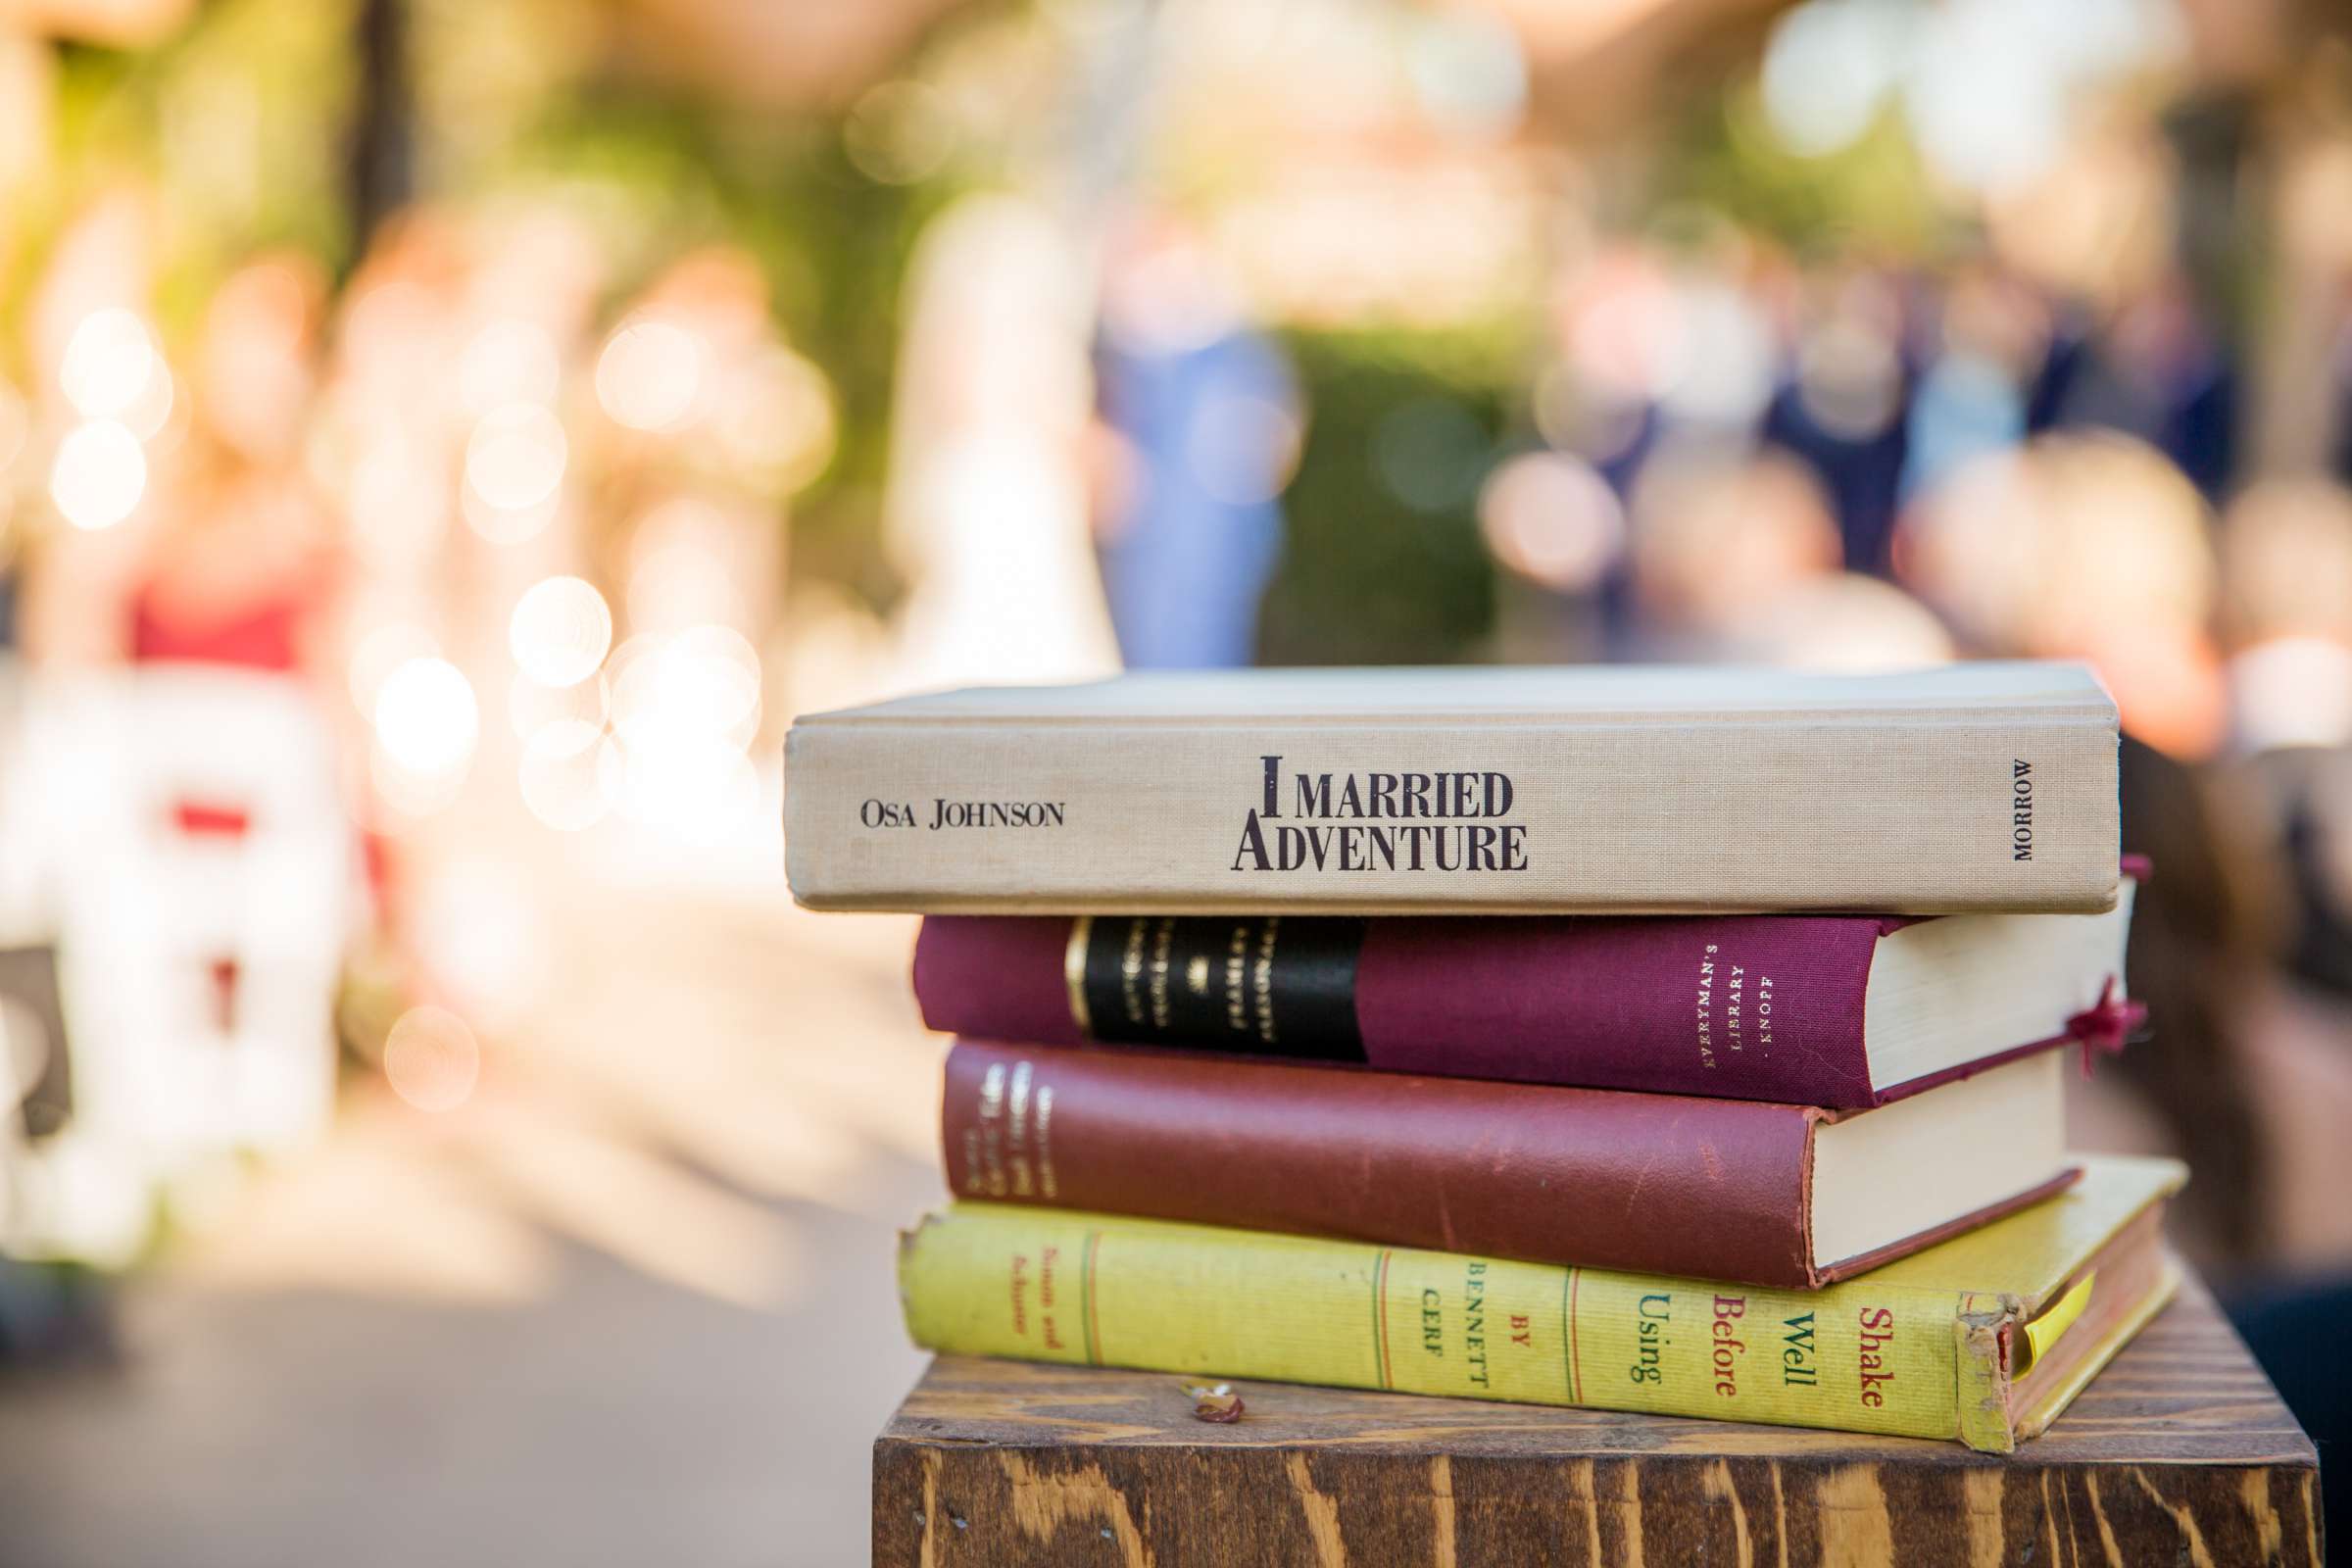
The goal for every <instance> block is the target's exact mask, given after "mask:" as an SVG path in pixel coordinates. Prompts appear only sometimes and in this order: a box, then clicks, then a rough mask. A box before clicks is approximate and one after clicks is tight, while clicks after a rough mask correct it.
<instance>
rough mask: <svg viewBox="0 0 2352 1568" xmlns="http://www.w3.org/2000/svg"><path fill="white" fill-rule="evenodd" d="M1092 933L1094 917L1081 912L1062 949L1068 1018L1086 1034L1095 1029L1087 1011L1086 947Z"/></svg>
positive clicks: (1062, 981) (1093, 930)
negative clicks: (1068, 1000)
mask: <svg viewBox="0 0 2352 1568" xmlns="http://www.w3.org/2000/svg"><path fill="white" fill-rule="evenodd" d="M1094 935H1095V917H1094V916H1093V915H1091V914H1082V915H1080V916H1079V917H1078V918H1077V919H1075V920H1072V921H1071V922H1070V940H1069V945H1068V946H1066V947H1064V948H1063V949H1062V950H1061V983H1062V985H1063V986H1065V987H1067V988H1068V990H1069V993H1070V1021H1071V1022H1073V1023H1075V1024H1076V1025H1077V1026H1078V1032H1079V1033H1080V1034H1082V1035H1087V1036H1092V1035H1093V1034H1094V1032H1095V1021H1094V1019H1093V1018H1091V1017H1089V1016H1088V1015H1087V1010H1086V946H1087V944H1088V943H1089V942H1091V941H1093V940H1094Z"/></svg>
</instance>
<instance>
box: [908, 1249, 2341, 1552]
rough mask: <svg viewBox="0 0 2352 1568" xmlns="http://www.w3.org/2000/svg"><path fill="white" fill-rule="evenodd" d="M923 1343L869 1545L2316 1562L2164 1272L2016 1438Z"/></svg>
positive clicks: (2231, 1367)
mask: <svg viewBox="0 0 2352 1568" xmlns="http://www.w3.org/2000/svg"><path fill="white" fill-rule="evenodd" d="M1234 1387H1235V1389H1236V1391H1237V1392H1239V1393H1240V1394H1241V1395H1242V1396H1243V1397H1244V1398H1245V1399H1246V1401H1247V1403H1248V1412H1247V1414H1246V1415H1245V1416H1244V1418H1243V1419H1242V1420H1241V1421H1239V1422H1237V1423H1235V1424H1233V1425H1230V1426H1218V1425H1210V1424H1207V1423H1204V1422H1201V1421H1198V1420H1196V1419H1194V1417H1193V1414H1192V1401H1191V1400H1190V1399H1188V1398H1187V1397H1185V1395H1184V1394H1183V1392H1182V1389H1181V1387H1180V1380H1179V1379H1177V1378H1175V1377H1173V1376H1167V1375H1163V1374H1158V1373H1143V1372H1113V1371H1103V1370H1097V1369H1094V1368H1085V1367H1062V1366H1031V1365H1024V1364H1021V1363H1018V1362H1011V1361H992V1360H975V1359H962V1358H956V1357H943V1358H941V1359H940V1360H938V1361H936V1362H934V1363H933V1364H932V1366H931V1369H930V1370H929V1372H927V1373H926V1374H925V1375H924V1377H923V1380H922V1382H921V1383H920V1384H918V1385H917V1386H916V1388H915V1390H914V1392H913V1393H912V1394H911V1395H909V1396H908V1397H907V1402H906V1403H905V1404H904V1405H903V1406H901V1408H900V1410H899V1412H898V1414H897V1415H896V1416H895V1417H893V1418H892V1420H891V1422H890V1425H889V1426H888V1427H887V1428H886V1429H884V1431H883V1433H882V1435H881V1437H880V1438H879V1439H877V1440H876V1441H875V1444H874V1495H873V1507H874V1515H873V1522H874V1534H873V1543H874V1562H875V1563H876V1564H877V1565H881V1568H897V1565H900V1564H922V1565H925V1568H934V1565H936V1568H954V1565H956V1564H976V1563H988V1564H1004V1565H1017V1568H1059V1565H1063V1564H1069V1565H1076V1564H1088V1565H1111V1564H1119V1565H1141V1564H1151V1565H1153V1568H1195V1565H1198V1568H1239V1565H1250V1568H1254V1565H1259V1564H1290V1563H1299V1564H1310V1565H1315V1568H1338V1565H1364V1568H1405V1565H1411V1568H1424V1565H1440V1564H1443V1565H1449V1568H1471V1565H1474V1564H1476V1565H1488V1564H1492V1565H1495V1568H1536V1565H1542V1564H1550V1563H1575V1564H1593V1565H1598V1568H1614V1565H1617V1564H1647V1565H1649V1568H1657V1565H1660V1564H1670V1563H1685V1562H1705V1563H1723V1564H1750V1563H1754V1564H1773V1565H1776V1568H1777V1565H1781V1564H1789V1565H1798V1564H1810V1563H1879V1562H1890V1561H1893V1562H1902V1563H1906V1564H1909V1563H1920V1564H1968V1565H1977V1564H1985V1565H1990V1564H1996V1563H2001V1564H2028V1565H2035V1568H2038V1565H2041V1564H2049V1565H2052V1568H2072V1565H2074V1564H2078V1563H2102V1564H2105V1563H2112V1564H2117V1565H2122V1568H2140V1565H2143V1564H2147V1565H2159V1564H2160V1565H2168V1568H2169V1565H2171V1564H2175V1563H2180V1564H2233V1563H2275V1564H2293V1565H2301V1564H2317V1563H2319V1562H2320V1561H2321V1560H2322V1545H2321V1541H2320V1522H2319V1520H2320V1491H2319V1461H2318V1458H2317V1456H2316V1455H2315V1453H2314V1451H2313V1449H2312V1445H2311V1440H2310V1439H2309V1438H2307V1437H2305V1436H2304V1434H2303V1432H2302V1430H2301V1429H2300V1428H2299V1427H2297V1426H2296V1424H2295V1420H2294V1417H2293V1416H2292V1415H2290V1414H2289V1413H2288V1412H2287V1410H2286V1407H2285V1406H2284V1405H2283V1404H2281V1403H2280V1402H2279V1400H2278V1394H2277V1392H2276V1391H2274V1390H2273V1389H2272V1387H2271V1384H2270V1381H2269V1380H2268V1379H2267V1378H2265V1377H2264V1376H2263V1374H2262V1371H2261V1369H2260V1368H2259V1367H2257V1366H2256V1365H2255V1364H2254V1361H2253V1359H2252V1357H2251V1356H2249V1355H2248V1354H2247V1352H2246V1348H2245V1346H2244V1345H2243V1344H2242V1343H2240V1342H2239V1340H2238V1338H2237V1336H2236V1335H2235V1334H2234V1333H2232V1332H2231V1330H2230V1328H2229V1324H2228V1323H2227V1322H2226V1321H2225V1320H2224V1319H2223V1318H2222V1316H2221V1314H2220V1313H2219V1312H2218V1311H2217V1310H2216V1309H2215V1307H2214V1304H2213V1301H2212V1299H2211V1298H2210V1297H2208V1296H2207V1295H2206V1293H2205V1291H2204V1290H2203V1288H2202V1287H2200V1286H2198V1285H2197V1284H2196V1283H2195V1282H2194V1281H2191V1282H2190V1283H2189V1284H2188V1285H2187V1286H2185V1287H2184V1288H2183V1290H2182V1292H2181V1295H2180V1299H2179V1300H2177V1301H2175V1302H2174V1303H2173V1305H2172V1306H2171V1307H2169V1308H2168V1309H2166V1311H2165V1312H2164V1313H2163V1314H2162V1315H2161V1316H2160V1317H2158V1318H2157V1319H2156V1321H2155V1322H2154V1323H2152V1324H2150V1325H2149V1327H2148V1328H2147V1330H2146V1331H2145V1332H2144V1333H2143V1334H2142V1335H2141V1336H2140V1338H2139V1339H2138V1340H2137V1341H2136V1342H2134V1343H2133V1344H2132V1345H2131V1346H2130V1347H2128V1348H2126V1349H2125V1351H2124V1353H2123V1354H2122V1355H2121V1356H2119V1357H2118V1358H2117V1359H2116V1361H2115V1362H2114V1364H2113V1365H2111V1366H2110V1367H2108V1369H2107V1370H2106V1371H2105V1372H2104V1373H2103V1374H2101V1375H2100V1376H2099V1378H2098V1379H2097V1380H2095V1381H2094V1382H2093V1383H2092V1384H2091V1385H2090V1387H2089V1388H2088V1389H2086V1390H2085V1391H2084V1392H2083V1393H2082V1397H2080V1398H2078V1399H2077V1400H2076V1401H2075V1404H2074V1407H2073V1408H2072V1409H2070V1410H2069V1411H2068V1412H2067V1413H2066V1415H2065V1416H2064V1417H2062V1418H2061V1419H2060V1420H2059V1422H2058V1423H2057V1425H2056V1426H2054V1427H2053V1428H2052V1429H2051V1430H2050V1431H2049V1432H2048V1433H2047V1434H2045V1435H2044V1436H2042V1437H2041V1438H2039V1439H2036V1440H2035V1441H2034V1442H2032V1443H2029V1444H2027V1445H2026V1446H2024V1447H2022V1448H2021V1449H2019V1451H2018V1452H2017V1453H2015V1454H2013V1455H2009V1456H2007V1457H2001V1456H1996V1455H1991V1454H1981V1453H1972V1452H1970V1451H1969V1450H1968V1449H1966V1448H1963V1447H1961V1446H1959V1445H1958V1444H1956V1443H1925V1442H1917V1441H1912V1440H1908V1439H1901V1438H1865V1437H1848V1436H1844V1435H1840V1434H1837V1433H1827V1432H1808V1431H1799V1430H1795V1429H1791V1428H1779V1427H1760V1426H1740V1425H1733V1424H1729V1423H1723V1422H1713V1421H1690V1420H1675V1419H1671V1418H1667V1417H1658V1416H1634V1415H1615V1414H1611V1413H1608V1412H1606V1411H1598V1410H1549V1409H1540V1408H1536V1407H1533V1406H1526V1405H1504V1404H1487V1403H1478V1402H1473V1401H1469V1400H1455V1399H1432V1398H1420V1397H1411V1396H1404V1395H1389V1394H1358V1393H1350V1392H1346V1391H1341V1390H1333V1389H1311V1388H1296V1387H1291V1386H1287V1385H1281V1384H1270V1383H1236V1384H1235V1385H1234Z"/></svg>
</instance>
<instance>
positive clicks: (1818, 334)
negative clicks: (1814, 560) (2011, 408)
mask: <svg viewBox="0 0 2352 1568" xmlns="http://www.w3.org/2000/svg"><path fill="white" fill-rule="evenodd" d="M1814 292H1815V293H1816V294H1818V295H1819V296H1820V298H1819V299H1818V301H1817V302H1816V303H1815V304H1814V305H1813V306H1812V308H1811V309H1810V310H1808V311H1807V312H1806V317H1807V319H1805V320H1804V321H1803V323H1802V324H1801V325H1800V327H1799V329H1798V335H1797V340H1796V344H1795V349H1794V352H1793V354H1792V355H1791V356H1790V367H1789V373H1788V375H1787V376H1786V377H1785V379H1784V382H1783V384H1782V386H1781V387H1780V388H1779V389H1778V391H1776V392H1775V394H1774V396H1773V400H1772V404H1771V406H1770V407H1769V408H1768V409H1767V410H1766V411H1765V415H1764V420H1763V435H1764V439H1765V440H1767V441H1769V442H1771V443H1772V444H1774V445H1776V446H1780V447H1784V448H1786V449H1788V450H1789V451H1790V452H1793V453H1795V454H1797V455H1798V456H1799V457H1802V458H1803V459H1804V460H1805V461H1806V462H1808V463H1810V464H1811V465H1812V466H1813V469H1814V471H1815V472H1816V473H1818V474H1819V475H1820V476H1821V480H1822V484H1823V486H1824V487H1825V488H1826V489H1827V491H1828V493H1829V497H1830V505H1831V509H1832V511H1833V512H1834V513H1835V514H1836V515H1837V518H1838V534H1839V538H1840V541H1841V543H1842V545H1843V549H1844V560H1845V566H1846V569H1847V570H1849V571H1859V572H1883V571H1885V570H1886V569H1887V551H1888V544H1889V541H1890V540H1891V538H1892V536H1893V532H1894V518H1895V509H1896V506H1897V503H1898V502H1899V500H1900V497H1901V489H1902V478H1903V472H1904V466H1905V463H1906V459H1907V455H1908V449H1909V436H1910V429H1909V425H1908V423H1907V421H1906V419H1905V411H1906V409H1907V408H1908V407H1909V405H1910V402H1911V393H1912V387H1911V381H1912V375H1911V368H1910V366H1909V365H1908V363H1907V362H1906V353H1905V347H1906V346H1905V344H1904V341H1903V339H1904V333H1905V320H1904V317H1905V309H1904V300H1903V298H1902V296H1901V294H1900V292H1899V291H1898V289H1897V288H1896V286H1895V284H1894V282H1893V280H1892V279H1890V278H1888V277H1886V276H1884V275H1881V274H1878V273H1875V272H1867V271H1861V270H1856V271H1853V272H1851V273H1849V274H1846V275H1842V276H1834V277H1831V278H1828V279H1824V280H1822V281H1821V282H1820V283H1819V284H1818V285H1817V287H1816V288H1815V290H1814Z"/></svg>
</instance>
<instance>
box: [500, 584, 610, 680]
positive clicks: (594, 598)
mask: <svg viewBox="0 0 2352 1568" xmlns="http://www.w3.org/2000/svg"><path fill="white" fill-rule="evenodd" d="M612 646H613V612H612V610H611V608H610V607H608V606H607V605H606V603H605V596H604V595H603V594H600V593H598V592H597V591H596V587H595V585H594V584H592V583H589V582H587V581H585V580H584V579H582V578H579V577H549V578H545V579H543V580H542V581H540V582H536V583H533V584H532V585H531V586H530V587H529V588H528V589H526V590H525V591H524V593H523V595H522V597H521V598H520V599H519V600H517V601H515V613H514V614H513V615H512V616H510V617H509V618H508V621H507V647H508V648H509V650H510V651H511V652H513V654H514V655H515V663H516V664H518V665H520V666H521V668H522V672H523V673H524V674H525V675H528V676H529V677H530V678H531V679H532V680H534V681H537V682H538V683H539V684H540V685H542V686H571V685H576V684H577V683H578V682H580V681H583V680H586V679H587V678H588V677H589V676H590V675H593V674H595V673H596V668H597V666H598V665H599V664H601V663H603V662H605V655H606V653H607V652H609V651H610V650H611V648H612Z"/></svg>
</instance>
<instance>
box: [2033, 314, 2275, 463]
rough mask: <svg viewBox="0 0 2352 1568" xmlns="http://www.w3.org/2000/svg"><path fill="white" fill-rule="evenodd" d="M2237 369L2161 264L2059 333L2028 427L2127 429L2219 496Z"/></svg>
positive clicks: (2232, 458) (2230, 447) (2228, 459)
mask: <svg viewBox="0 0 2352 1568" xmlns="http://www.w3.org/2000/svg"><path fill="white" fill-rule="evenodd" d="M2237 419H2238V368H2237V365H2236V361H2235V357H2234V355H2233V353H2232V351H2231V348H2230V346H2229V342H2228V341H2227V339H2226V338H2225V337H2224V335H2223V330H2222V327H2221V326H2220V325H2219V324H2217V323H2215V322H2214V321H2212V320H2210V319H2208V318H2207V316H2206V315H2205V313H2204V312H2203V310H2202V309H2201V308H2200V304H2199V301H2198V298H2197V296H2196V295H2195V293H2194V292H2193V291H2192V290H2191V288H2190V286H2189V283H2188V281H2187V279H2186V278H2185V277H2184V276H2182V275H2181V274H2180V273H2179V272H2178V271H2177V270H2168V271H2167V272H2165V273H2164V274H2162V275H2161V276H2159V277H2157V278H2155V279H2153V280H2152V281H2151V282H2150V283H2149V284H2148V285H2147V286H2146V287H2145V288H2144V289H2141V290H2138V291H2136V292H2134V293H2133V294H2132V295H2131V296H2130V297H2129V298H2127V299H2125V300H2124V301H2123V302H2122V303H2121V304H2120V306H2119V307H2118V308H2117V309H2116V310H2115V311H2114V312H2113V313H2112V314H2111V315H2108V316H2106V317H2104V318H2102V319H2099V320H2098V321H2097V322H2096V323H2095V324H2091V325H2087V326H2079V327H2077V328H2075V329H2074V330H2072V331H2066V332H2062V333H2061V334H2060V335H2059V337H2058V338H2057V339H2056V340H2055V342H2054V343H2053V346H2052V350H2051V353H2050V357H2049V359H2048V360H2047V361H2046V362H2045V363H2044V365H2043V367H2042V369H2041V373H2040V374H2039V376H2038V377H2037V378H2036V381H2035V385H2034V392H2033V397H2032V399H2031V402H2030V404H2029V410H2028V420H2027V422H2028V426H2029V428H2031V429H2033V430H2036V431H2040V430H2052V429H2081V428H2097V429H2107V430H2114V431H2118V432H2120V433H2123V434H2126V435H2131V436H2136V437H2138V438H2139V439H2141V440H2143V441H2145V442H2147V443H2148V444H2150V445H2151V446H2154V447H2155V448H2156V449H2157V450H2158V451H2160V452H2162V453H2163V454H2164V455H2165V456H2166V457H2168V458H2170V459H2171V460H2172V461H2173V463H2174V464H2175V465H2177V466H2179V468H2180V471H2181V472H2182V473H2183V474H2185V475H2186V476H2187V477H2188V479H2189V481H2190V482H2191V483H2192V484H2194V485H2195V486H2196V487H2197V490H2198V491H2199V493H2200V494H2202V495H2203V496H2205V498H2206V499H2207V500H2209V501H2211V500H2216V499H2218V498H2219V497H2220V496H2221V495H2222V494H2223V492H2224V490H2225V488H2226V487H2227V486H2228V484H2229V480H2230V478H2231V476H2232V475H2233V474H2234V473H2235V472H2236V464H2237V444H2236V441H2237Z"/></svg>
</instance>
